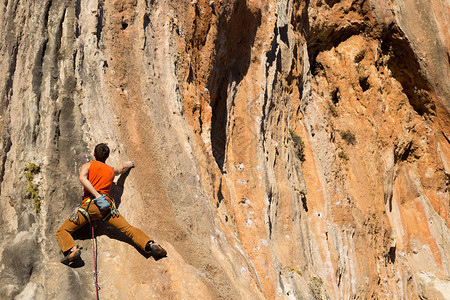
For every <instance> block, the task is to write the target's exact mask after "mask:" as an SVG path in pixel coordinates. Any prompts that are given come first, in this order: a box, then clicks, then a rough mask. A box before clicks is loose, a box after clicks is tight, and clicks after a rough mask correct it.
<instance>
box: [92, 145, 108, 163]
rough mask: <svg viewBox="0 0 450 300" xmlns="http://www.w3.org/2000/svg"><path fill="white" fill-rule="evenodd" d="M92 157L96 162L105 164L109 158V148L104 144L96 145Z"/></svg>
mask: <svg viewBox="0 0 450 300" xmlns="http://www.w3.org/2000/svg"><path fill="white" fill-rule="evenodd" d="M94 157H95V159H96V160H98V161H101V162H105V161H106V159H107V158H108V157H109V147H108V145H106V144H105V143H101V144H98V145H97V146H95V149H94Z"/></svg>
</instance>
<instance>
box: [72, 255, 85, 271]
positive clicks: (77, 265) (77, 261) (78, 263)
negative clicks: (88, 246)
mask: <svg viewBox="0 0 450 300" xmlns="http://www.w3.org/2000/svg"><path fill="white" fill-rule="evenodd" d="M84 265H85V263H84V260H83V259H81V257H79V258H76V259H74V260H73V261H72V262H71V263H70V264H69V265H68V266H69V267H70V268H73V269H77V268H81V267H84Z"/></svg>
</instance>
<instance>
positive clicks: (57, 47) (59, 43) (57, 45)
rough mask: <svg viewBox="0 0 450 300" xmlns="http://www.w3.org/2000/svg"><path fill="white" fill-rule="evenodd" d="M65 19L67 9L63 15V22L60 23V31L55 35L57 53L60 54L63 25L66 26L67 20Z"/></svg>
mask: <svg viewBox="0 0 450 300" xmlns="http://www.w3.org/2000/svg"><path fill="white" fill-rule="evenodd" d="M65 19H66V8H64V12H63V14H62V18H61V21H60V22H59V26H58V29H57V30H56V33H55V40H56V51H57V52H58V53H59V51H60V49H61V44H62V32H63V24H64V20H65Z"/></svg>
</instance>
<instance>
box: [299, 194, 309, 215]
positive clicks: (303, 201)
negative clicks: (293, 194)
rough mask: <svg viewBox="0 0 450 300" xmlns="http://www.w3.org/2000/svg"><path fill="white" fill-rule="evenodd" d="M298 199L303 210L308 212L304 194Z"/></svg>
mask: <svg viewBox="0 0 450 300" xmlns="http://www.w3.org/2000/svg"><path fill="white" fill-rule="evenodd" d="M300 197H301V198H302V204H303V209H304V210H305V211H306V212H308V205H307V202H306V195H305V194H301V195H300Z"/></svg>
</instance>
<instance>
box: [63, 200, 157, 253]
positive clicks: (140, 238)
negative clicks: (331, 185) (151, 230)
mask: <svg viewBox="0 0 450 300" xmlns="http://www.w3.org/2000/svg"><path fill="white" fill-rule="evenodd" d="M81 208H84V209H85V210H87V209H88V202H86V203H83V204H82V205H81ZM108 213H109V209H108V210H100V209H99V208H98V206H97V205H95V204H94V203H93V202H91V205H89V215H90V217H91V221H94V220H100V219H102V218H104V217H105V216H106V215H107V214H108ZM87 222H88V221H87V220H86V219H85V218H84V216H83V215H82V214H81V213H80V212H79V211H78V220H77V221H76V222H73V221H72V220H70V218H68V219H67V220H66V221H65V222H64V223H63V224H62V225H61V227H60V228H59V229H58V231H56V237H57V238H58V242H59V245H60V246H61V250H62V251H63V252H65V251H67V250H69V249H71V248H72V247H73V246H76V244H75V241H74V240H73V238H72V234H73V233H74V232H75V231H76V230H77V229H79V228H81V227H82V226H83V225H85V224H86V223H87ZM105 222H107V223H108V224H111V225H112V226H114V227H116V228H117V229H119V230H120V231H121V232H122V233H124V234H125V235H126V236H128V237H129V238H131V239H132V240H133V242H134V243H135V244H136V245H137V246H138V247H139V248H141V249H142V250H144V251H145V245H146V244H147V242H148V241H149V240H150V238H149V237H148V236H147V235H146V234H145V233H144V232H143V231H142V230H140V229H138V228H135V227H133V226H131V225H130V224H128V222H127V220H125V218H124V217H122V215H121V214H119V216H118V217H113V216H111V217H110V218H109V219H108V220H106V221H105Z"/></svg>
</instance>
